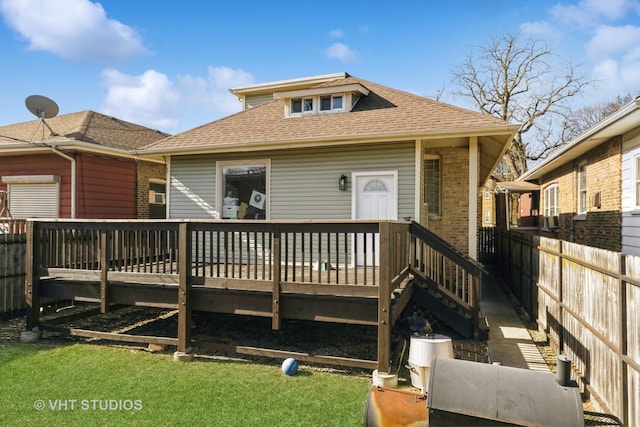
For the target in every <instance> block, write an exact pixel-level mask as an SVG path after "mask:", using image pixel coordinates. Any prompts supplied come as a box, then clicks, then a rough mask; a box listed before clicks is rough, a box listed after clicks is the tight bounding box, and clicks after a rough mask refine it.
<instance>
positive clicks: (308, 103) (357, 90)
mask: <svg viewBox="0 0 640 427" xmlns="http://www.w3.org/2000/svg"><path fill="white" fill-rule="evenodd" d="M368 94H369V90H368V89H367V88H365V87H364V86H362V85H361V84H360V83H348V84H344V85H331V86H318V87H311V88H304V89H293V90H283V91H280V92H275V93H274V94H273V97H274V98H275V99H278V98H280V99H284V100H285V104H284V109H285V111H284V115H285V117H299V116H306V115H312V114H328V113H343V112H347V111H350V110H351V109H352V108H353V107H354V105H355V104H356V102H358V99H360V98H361V97H363V96H367V95H368Z"/></svg>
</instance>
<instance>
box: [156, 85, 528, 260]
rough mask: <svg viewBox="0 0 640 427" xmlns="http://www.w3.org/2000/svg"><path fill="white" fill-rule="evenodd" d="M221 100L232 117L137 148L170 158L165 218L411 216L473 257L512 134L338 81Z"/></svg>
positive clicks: (419, 100) (420, 100)
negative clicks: (488, 186) (488, 188)
mask: <svg viewBox="0 0 640 427" xmlns="http://www.w3.org/2000/svg"><path fill="white" fill-rule="evenodd" d="M231 92H232V93H233V94H235V95H236V96H237V97H238V98H239V99H240V100H241V102H242V103H243V106H244V109H243V111H241V112H240V113H237V114H234V115H231V116H229V117H225V118H222V119H220V120H217V121H214V122H211V123H208V124H205V125H202V126H199V127H197V128H194V129H192V130H189V131H187V132H183V133H181V134H179V135H176V136H174V137H170V138H167V139H165V140H162V141H160V142H158V143H155V144H152V145H150V146H148V147H145V150H144V153H146V154H149V155H162V156H167V158H169V162H168V164H169V169H170V170H169V175H170V176H171V182H170V185H169V194H168V208H167V210H168V217H169V218H222V219H237V220H240V219H271V220H291V219H303V220H307V219H315V220H318V219H320V220H345V219H393V220H397V219H409V218H410V219H412V220H415V221H418V222H420V223H422V224H423V225H426V226H427V227H428V228H429V229H431V230H433V231H434V232H436V233H438V234H439V235H440V236H441V237H442V238H444V239H445V240H447V241H449V242H450V243H451V244H453V246H455V247H456V248H457V249H459V250H460V251H462V252H464V253H467V254H469V255H470V256H472V257H475V256H476V250H477V248H476V246H477V245H476V243H477V231H478V227H479V220H480V217H481V212H480V206H481V201H480V197H479V194H480V192H481V189H482V187H483V185H484V183H485V181H486V179H487V178H488V177H489V176H490V174H491V172H492V171H493V170H494V169H495V167H496V164H497V163H498V161H499V160H500V159H501V158H502V155H503V154H504V152H505V150H506V148H507V146H508V144H509V143H510V142H511V140H512V138H513V135H514V134H515V132H516V131H517V130H518V125H514V124H510V123H508V122H505V121H503V120H500V119H497V118H495V117H492V116H490V115H485V114H481V113H478V112H473V111H469V110H465V109H462V108H459V107H455V106H452V105H448V104H444V103H441V102H438V101H435V100H432V99H428V98H424V97H421V96H417V95H414V94H411V93H407V92H403V91H400V90H397V89H392V88H389V87H386V86H383V85H379V84H376V83H373V82H369V81H366V80H362V79H359V78H356V77H353V76H350V75H348V74H347V73H336V74H330V75H323V76H314V77H306V78H300V79H292V80H283V81H277V82H272V83H264V84H256V85H250V86H245V87H239V88H234V89H231Z"/></svg>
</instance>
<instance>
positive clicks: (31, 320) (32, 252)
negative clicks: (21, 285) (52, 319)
mask: <svg viewBox="0 0 640 427" xmlns="http://www.w3.org/2000/svg"><path fill="white" fill-rule="evenodd" d="M39 264H40V230H39V227H38V225H37V223H36V222H34V221H29V222H27V263H26V273H27V276H26V278H25V300H26V305H27V330H29V331H31V330H33V328H35V327H36V326H38V325H39V324H40V285H39V277H38V271H37V270H38V265H39Z"/></svg>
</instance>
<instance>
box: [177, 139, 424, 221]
mask: <svg viewBox="0 0 640 427" xmlns="http://www.w3.org/2000/svg"><path fill="white" fill-rule="evenodd" d="M414 150H415V148H414V143H413V142H395V143H387V144H375V145H360V146H357V147H356V146H351V147H346V146H340V147H326V148H309V149H299V150H294V149H292V150H287V151H277V152H272V151H266V152H264V151H262V152H259V153H258V154H259V155H256V153H237V154H220V155H213V154H207V155H199V156H173V157H172V158H171V171H170V176H171V186H170V192H171V194H170V206H169V218H176V219H178V218H213V217H214V216H213V215H212V214H210V212H214V213H216V214H217V211H216V197H215V189H216V162H217V161H234V162H235V161H241V160H245V159H252V160H255V159H270V162H271V168H270V176H269V177H268V180H269V187H270V188H269V189H267V191H268V194H269V195H270V197H269V199H270V202H269V209H270V215H269V217H270V219H276V220H280V219H285V220H286V219H351V191H352V182H351V178H349V179H348V182H347V191H340V190H339V189H338V179H339V178H340V176H341V175H342V174H345V175H347V176H348V177H350V176H351V172H359V171H371V170H387V169H393V170H397V171H398V218H404V217H409V216H413V215H414V213H415V175H414V164H415V160H414Z"/></svg>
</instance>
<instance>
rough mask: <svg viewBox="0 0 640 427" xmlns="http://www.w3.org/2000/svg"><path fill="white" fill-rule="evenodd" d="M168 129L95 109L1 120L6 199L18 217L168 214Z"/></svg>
mask: <svg viewBox="0 0 640 427" xmlns="http://www.w3.org/2000/svg"><path fill="white" fill-rule="evenodd" d="M167 136H169V135H168V134H166V133H162V132H159V131H157V130H153V129H149V128H146V127H143V126H139V125H136V124H133V123H128V122H125V121H123V120H120V119H117V118H115V117H109V116H105V115H103V114H100V113H96V112H94V111H81V112H77V113H71V114H64V115H60V116H56V117H52V118H47V119H46V121H45V119H44V118H43V119H36V120H31V121H28V122H23V123H17V124H12V125H8V126H2V127H0V196H1V197H0V202H1V203H2V206H0V208H1V211H2V215H0V216H3V217H13V218H34V217H40V218H87V219H95V218H114V219H117V218H120V219H124V218H165V217H166V214H165V199H164V194H165V187H166V181H165V179H166V165H165V164H164V161H163V160H153V159H148V160H142V159H141V158H140V157H139V155H138V154H137V153H136V150H137V149H139V148H141V147H142V146H144V145H148V144H150V143H152V142H155V141H158V140H160V139H164V138H166V137H167Z"/></svg>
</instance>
